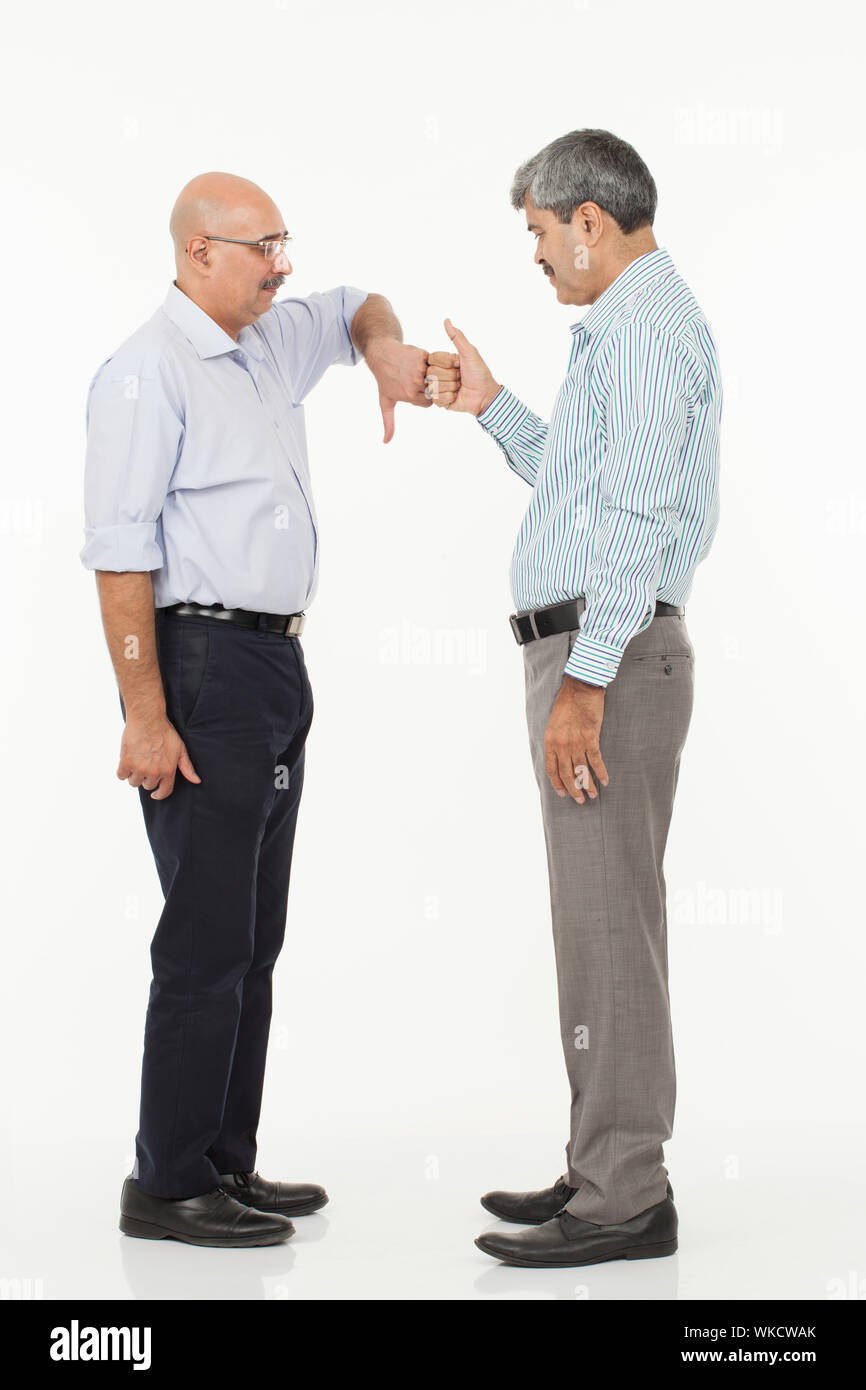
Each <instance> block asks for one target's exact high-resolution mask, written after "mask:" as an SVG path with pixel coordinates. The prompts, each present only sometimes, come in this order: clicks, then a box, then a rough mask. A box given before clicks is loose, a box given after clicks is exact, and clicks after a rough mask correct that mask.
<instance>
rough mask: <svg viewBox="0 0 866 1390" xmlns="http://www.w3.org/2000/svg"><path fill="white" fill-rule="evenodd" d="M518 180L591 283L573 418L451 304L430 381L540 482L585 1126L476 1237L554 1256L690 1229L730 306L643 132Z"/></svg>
mask: <svg viewBox="0 0 866 1390" xmlns="http://www.w3.org/2000/svg"><path fill="white" fill-rule="evenodd" d="M511 200H512V203H513V205H514V207H515V208H517V209H520V210H523V211H524V212H525V213H526V220H527V225H528V228H529V230H530V232H531V233H532V234H533V235H534V236H535V238H536V243H537V245H536V251H535V260H536V262H537V264H538V265H540V266H541V268H542V269H543V271H544V273H545V274H546V275H547V276H548V278H549V279H550V282H551V284H552V285H553V286H554V288H555V289H556V295H557V298H558V300H559V301H560V303H562V304H582V305H589V306H590V307H589V309H588V311H587V313H586V314H585V315H584V317H583V319H582V321H581V322H579V323H576V324H574V325H573V326H572V334H573V342H572V348H571V355H570V359H569V364H568V372H567V375H566V378H565V381H564V382H563V385H562V388H561V390H560V392H559V395H558V396H557V399H556V402H555V404H554V407H553V414H552V417H551V420H550V423H549V424H547V423H545V422H544V421H542V420H540V419H539V418H538V417H537V416H536V415H534V414H533V413H532V411H530V410H528V409H527V407H526V406H524V405H523V404H521V402H520V401H519V400H518V399H517V398H516V397H515V396H513V395H512V394H511V392H510V391H508V390H507V389H506V388H505V387H502V386H500V384H499V383H498V382H497V381H495V380H494V378H493V376H492V375H491V373H490V371H489V369H488V368H487V366H486V364H485V363H484V361H483V360H482V358H481V356H480V355H479V353H478V351H477V350H476V349H475V348H474V347H473V346H472V345H471V344H470V343H469V342H467V340H466V338H465V337H464V336H463V334H462V333H461V332H460V331H459V330H457V329H455V328H454V327H453V325H452V323H451V321H450V319H446V320H445V327H446V330H447V332H448V334H449V337H450V338H451V340H452V342H453V344H454V346H455V348H456V350H457V351H456V355H454V354H449V353H434V354H432V355H431V357H430V358H429V363H428V382H429V385H428V390H429V391H430V393H431V395H432V396H433V399H434V400H436V402H437V403H438V404H439V405H441V406H443V407H445V408H446V409H449V410H457V411H468V412H470V413H472V414H474V415H476V416H477V417H478V420H479V423H480V424H481V425H482V426H483V428H484V429H485V430H486V431H487V432H488V433H489V434H490V435H492V437H493V438H494V440H495V441H496V442H497V444H499V446H500V448H501V449H502V450H503V452H504V454H505V457H506V459H507V461H508V463H509V465H510V466H511V468H512V469H514V471H515V472H516V473H518V474H519V475H520V476H521V477H522V478H524V479H525V481H526V482H527V483H529V484H530V486H531V487H532V497H531V500H530V503H529V507H528V510H527V513H526V517H525V520H524V522H523V525H522V527H521V530H520V534H519V536H518V539H517V545H516V547H515V552H514V558H513V562H512V573H511V577H512V590H513V595H514V600H515V604H516V607H517V609H518V612H517V613H516V614H514V616H513V617H512V620H511V622H512V627H513V629H514V633H515V636H516V638H517V641H518V642H519V643H521V644H522V645H523V650H524V661H525V676H526V710H527V719H528V725H529V735H530V745H531V749H532V756H533V762H534V767H535V773H536V778H537V781H538V785H539V789H540V792H541V805H542V816H543V821H544V832H545V840H546V845H547V859H548V867H549V875H550V896H551V909H552V917H553V936H554V944H555V950H556V964H557V976H558V982H559V1006H560V1024H561V1033H562V1044H563V1048H564V1051H565V1058H566V1065H567V1068H568V1074H569V1080H570V1082H571V1098H572V1099H571V1129H570V1137H569V1142H568V1144H567V1146H566V1154H567V1163H568V1167H567V1171H566V1173H564V1174H563V1175H562V1177H560V1178H559V1179H558V1180H557V1181H556V1182H555V1183H554V1184H553V1186H552V1187H549V1188H544V1189H542V1190H540V1191H537V1192H528V1193H514V1192H491V1193H488V1194H487V1196H485V1197H483V1198H482V1202H483V1205H484V1206H485V1207H486V1208H487V1210H488V1211H490V1212H492V1213H493V1214H494V1215H496V1216H498V1217H500V1218H501V1219H502V1220H504V1221H512V1222H519V1223H521V1224H523V1225H525V1226H527V1227H528V1229H527V1230H525V1231H520V1232H514V1233H509V1232H507V1231H506V1232H501V1231H494V1232H488V1233H487V1234H485V1235H484V1236H481V1237H480V1238H479V1240H478V1241H477V1242H476V1243H477V1244H478V1246H479V1247H480V1248H481V1249H482V1250H484V1251H485V1252H486V1253H487V1254H490V1255H494V1256H496V1257H497V1258H499V1259H502V1260H505V1261H507V1262H508V1263H510V1264H518V1265H526V1266H530V1267H532V1266H541V1267H546V1266H556V1265H582V1264H593V1263H596V1262H599V1261H602V1260H613V1259H645V1258H648V1257H652V1256H657V1255H670V1254H672V1253H673V1252H674V1250H676V1248H677V1214H676V1209H675V1207H674V1204H673V1193H672V1191H671V1188H670V1184H669V1183H668V1180H667V1178H668V1174H667V1169H666V1168H665V1165H664V1152H663V1144H664V1142H665V1140H667V1139H669V1138H670V1136H671V1133H672V1129H673V1118H674V1100H675V1089H676V1088H675V1073H674V1052H673V1042H672V1036H671V1019H670V1004H669V998H668V960H667V921H666V911H665V880H664V872H663V858H664V850H665V842H666V839H667V833H668V826H669V824H670V819H671V812H672V809H673V799H674V791H675V788H676V784H677V776H678V772H679V762H680V754H681V752H682V748H683V745H684V743H685V739H686V733H687V730H688V726H689V721H690V717H691V710H692V693H693V678H694V673H693V662H694V651H693V648H692V644H691V641H690V639H689V634H688V632H687V630H686V624H685V618H684V609H683V607H682V605H683V603H684V602H685V600H686V599H687V598H688V596H689V593H690V591H691V587H692V580H693V576H694V571H695V567H696V566H697V565H698V563H699V562H700V561H701V560H702V559H704V557H705V556H706V554H707V552H708V550H709V548H710V544H711V542H712V538H713V535H714V532H715V529H716V525H717V520H718V435H719V421H720V415H721V400H722V391H721V382H720V378H719V370H718V365H717V359H716V348H715V344H714V342H713V338H712V334H711V332H710V329H709V326H708V324H707V321H706V319H705V318H704V315H703V313H702V312H701V310H700V307H699V306H698V304H697V303H696V301H695V299H694V296H693V295H692V293H691V291H690V290H689V288H688V286H687V285H686V284H685V282H684V281H683V280H682V278H681V277H680V276H679V275H678V273H677V271H676V269H675V268H674V265H673V262H672V261H671V258H670V256H669V255H668V252H667V251H666V250H664V249H663V248H660V247H659V246H658V245H657V244H656V241H655V237H654V236H653V231H652V223H653V218H654V215H655V208H656V188H655V183H654V182H653V179H652V176H651V174H650V172H649V170H648V169H647V167H646V165H645V164H644V162H643V160H642V159H641V158H640V156H639V155H638V154H637V152H636V151H635V150H634V149H633V148H632V147H631V145H629V144H627V143H626V142H625V141H624V140H620V139H618V138H617V137H616V136H615V135H612V134H611V133H610V132H609V131H604V130H578V131H573V132H572V133H571V134H569V135H565V136H563V137H561V138H560V139H558V140H554V141H553V143H552V144H550V145H548V146H546V148H545V149H543V150H541V151H540V153H539V154H537V155H536V156H535V157H534V158H533V159H530V160H528V161H527V162H526V163H525V164H524V165H522V166H521V168H520V169H519V170H518V171H517V174H516V175H515V179H514V184H513V187H512V190H511ZM434 383H435V384H434ZM596 782H598V784H600V785H599V786H596Z"/></svg>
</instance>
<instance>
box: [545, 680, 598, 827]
mask: <svg viewBox="0 0 866 1390" xmlns="http://www.w3.org/2000/svg"><path fill="white" fill-rule="evenodd" d="M603 717H604V687H603V686H599V685H589V684H588V683H587V682H586V681H579V680H576V679H575V678H574V676H563V678H562V689H561V690H560V692H559V694H558V695H557V697H556V700H555V701H554V705H553V709H552V710H551V712H550V719H549V720H548V721H547V729H546V730H545V734H544V768H545V771H546V773H547V775H548V777H549V778H550V785H551V786H552V787H553V790H554V791H555V792H556V794H557V796H570V797H572V798H573V799H574V800H575V801H577V802H579V803H580V804H581V805H582V804H583V802H584V801H585V800H586V797H585V796H584V790H586V792H587V793H588V795H589V798H590V800H591V801H594V800H595V798H596V797H597V796H598V789H597V787H596V785H595V783H594V782H593V780H592V773H593V772H594V773H595V775H596V777H597V778H598V780H599V782H600V783H601V785H602V786H603V787H606V786H607V784H608V781H609V780H610V779H609V778H608V775H607V768H606V767H605V765H604V761H603V759H602V756H601V748H600V747H599V738H600V736H601V723H602V719H603ZM590 769H592V771H590Z"/></svg>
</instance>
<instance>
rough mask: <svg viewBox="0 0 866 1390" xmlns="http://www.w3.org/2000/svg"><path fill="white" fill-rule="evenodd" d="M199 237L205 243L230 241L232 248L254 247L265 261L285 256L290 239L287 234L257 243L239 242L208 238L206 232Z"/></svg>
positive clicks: (224, 237)
mask: <svg viewBox="0 0 866 1390" xmlns="http://www.w3.org/2000/svg"><path fill="white" fill-rule="evenodd" d="M201 235H202V236H203V237H204V238H205V240H206V241H230V242H231V243H232V245H233V246H255V247H256V248H257V249H258V250H259V251H263V252H264V257H265V260H266V261H275V260H276V259H277V256H279V255H280V254H282V255H285V252H286V246H287V245H288V243H289V242H290V241H291V239H292V238H291V237H290V236H289V234H288V232H286V234H285V236H281V237H277V238H273V237H262V238H261V240H259V241H239V240H238V238H237V237H233V236H208V234H207V232H202V233H201Z"/></svg>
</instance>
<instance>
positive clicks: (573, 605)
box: [508, 598, 686, 647]
mask: <svg viewBox="0 0 866 1390" xmlns="http://www.w3.org/2000/svg"><path fill="white" fill-rule="evenodd" d="M585 607H586V604H585V602H584V600H583V599H582V598H581V599H576V598H570V599H568V600H567V601H566V602H565V603H554V604H551V606H550V607H549V608H535V609H532V610H530V611H527V612H525V613H512V615H511V617H510V618H509V619H508V621H509V622H510V623H511V631H512V632H513V633H514V640H515V641H516V642H517V644H518V646H520V647H522V646H523V645H524V644H525V643H526V642H534V641H535V639H536V637H552V636H553V634H554V633H555V632H574V631H576V630H577V628H578V627H579V626H580V623H579V622H578V619H579V616H580V614H581V613H582V612H583V609H584V608H585ZM685 611H686V610H685V609H684V608H678V607H677V605H676V604H675V603H661V602H659V603H657V604H656V606H655V614H654V616H655V617H656V618H681V617H682V616H683V615H684V613H685Z"/></svg>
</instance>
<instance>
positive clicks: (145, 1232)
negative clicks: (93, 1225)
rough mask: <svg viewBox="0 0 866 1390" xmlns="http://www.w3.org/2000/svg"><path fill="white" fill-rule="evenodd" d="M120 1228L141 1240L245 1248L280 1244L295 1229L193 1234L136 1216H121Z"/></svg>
mask: <svg viewBox="0 0 866 1390" xmlns="http://www.w3.org/2000/svg"><path fill="white" fill-rule="evenodd" d="M120 1229H121V1231H122V1232H123V1234H124V1235H125V1236H138V1237H139V1238H140V1239H141V1240H179V1241H182V1242H183V1244H184V1245H207V1246H213V1247H214V1248H218V1247H220V1246H225V1247H226V1248H229V1249H233V1250H235V1249H238V1250H240V1249H245V1248H248V1247H250V1246H253V1245H280V1244H281V1243H282V1242H283V1241H284V1240H290V1239H291V1237H292V1236H293V1235H294V1234H295V1232H294V1231H288V1232H286V1231H274V1232H272V1233H271V1234H270V1235H265V1234H264V1233H262V1234H261V1235H255V1236H191V1235H186V1234H184V1232H183V1231H169V1230H166V1228H165V1227H164V1226H156V1225H154V1224H153V1223H152V1222H150V1221H139V1220H137V1218H136V1217H134V1216H121V1218H120Z"/></svg>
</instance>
